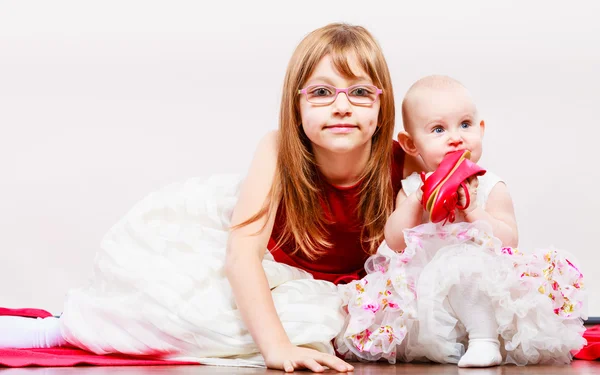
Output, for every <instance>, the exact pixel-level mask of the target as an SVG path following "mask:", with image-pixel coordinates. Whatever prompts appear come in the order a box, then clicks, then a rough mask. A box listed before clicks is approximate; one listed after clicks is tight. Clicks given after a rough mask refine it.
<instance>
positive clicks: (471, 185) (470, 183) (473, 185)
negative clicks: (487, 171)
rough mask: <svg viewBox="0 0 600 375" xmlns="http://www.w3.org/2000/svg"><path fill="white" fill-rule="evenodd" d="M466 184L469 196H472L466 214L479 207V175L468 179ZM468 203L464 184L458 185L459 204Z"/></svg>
mask: <svg viewBox="0 0 600 375" xmlns="http://www.w3.org/2000/svg"><path fill="white" fill-rule="evenodd" d="M465 184H466V185H467V190H468V191H469V196H470V201H471V202H470V204H469V207H467V208H465V210H464V212H465V214H468V213H469V212H471V211H473V210H474V209H475V208H477V187H478V186H479V180H478V179H477V176H473V177H471V178H469V179H468V180H467V181H465ZM466 203H467V197H466V195H465V190H464V189H463V187H462V186H459V187H458V205H459V206H464V205H465V204H466Z"/></svg>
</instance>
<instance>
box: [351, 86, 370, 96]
mask: <svg viewBox="0 0 600 375" xmlns="http://www.w3.org/2000/svg"><path fill="white" fill-rule="evenodd" d="M350 94H351V95H353V96H369V95H373V90H372V89H370V88H369V87H365V86H360V87H356V88H355V89H354V90H352V92H350Z"/></svg>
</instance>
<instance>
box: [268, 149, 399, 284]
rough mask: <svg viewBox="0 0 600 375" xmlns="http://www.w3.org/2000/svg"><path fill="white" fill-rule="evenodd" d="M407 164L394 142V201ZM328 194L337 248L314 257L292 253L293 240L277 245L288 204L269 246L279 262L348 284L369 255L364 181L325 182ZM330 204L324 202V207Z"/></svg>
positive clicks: (281, 209) (281, 210) (332, 238)
mask: <svg viewBox="0 0 600 375" xmlns="http://www.w3.org/2000/svg"><path fill="white" fill-rule="evenodd" d="M403 167H404V151H403V150H402V148H401V147H400V145H399V144H398V142H396V141H394V142H393V154H392V185H393V189H394V200H395V198H396V195H397V194H398V191H400V188H401V181H402V172H403ZM324 187H325V189H324V191H323V194H324V197H325V199H326V200H327V202H328V203H329V206H330V207H331V217H332V218H333V224H330V225H326V229H327V233H329V235H330V237H329V240H330V241H331V242H332V244H333V247H331V248H330V249H327V251H326V253H325V254H323V255H322V256H321V257H320V258H319V259H317V260H311V259H309V258H307V257H306V256H304V255H303V254H302V253H300V252H296V253H295V254H292V252H293V250H294V247H295V246H294V244H293V243H287V244H283V245H281V247H279V248H275V244H276V239H277V238H279V236H280V235H281V233H282V229H283V226H284V225H285V207H283V205H280V207H279V209H278V210H277V216H276V217H275V224H274V226H273V232H272V234H271V239H270V240H269V244H268V246H267V247H268V249H269V250H270V251H271V254H272V255H273V257H274V258H275V260H276V261H278V262H281V263H285V264H288V265H290V266H294V267H298V268H300V269H303V270H305V271H307V272H310V273H311V274H312V275H313V276H314V278H315V279H322V280H327V281H331V282H333V283H335V284H338V283H347V282H350V281H352V280H356V279H359V278H361V277H363V276H364V275H365V271H364V264H365V261H366V260H367V258H368V257H369V254H368V253H367V252H366V251H365V250H364V249H363V248H362V244H361V241H360V230H361V225H362V220H361V219H360V218H359V217H358V214H357V207H358V192H359V189H360V182H359V183H357V184H356V185H354V186H349V187H338V186H335V185H331V184H328V183H325V185H324ZM326 209H327V206H326V204H325V203H323V210H326Z"/></svg>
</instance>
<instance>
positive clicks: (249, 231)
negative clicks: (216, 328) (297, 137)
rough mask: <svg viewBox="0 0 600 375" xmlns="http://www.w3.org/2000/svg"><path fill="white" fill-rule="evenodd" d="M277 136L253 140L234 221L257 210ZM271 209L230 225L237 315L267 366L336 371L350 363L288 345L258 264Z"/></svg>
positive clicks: (270, 176) (271, 172)
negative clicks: (254, 146)
mask: <svg viewBox="0 0 600 375" xmlns="http://www.w3.org/2000/svg"><path fill="white" fill-rule="evenodd" d="M277 137H278V135H277V132H272V133H270V134H268V135H267V136H266V137H264V138H263V140H262V141H261V142H260V144H259V146H258V149H257V151H256V154H255V156H254V159H253V161H252V164H251V166H250V170H249V172H248V175H247V177H246V179H245V180H244V184H243V186H242V189H241V191H240V196H239V199H238V202H237V204H236V206H235V209H234V211H233V217H232V225H234V226H235V225H237V224H240V223H242V222H244V221H245V220H247V219H248V218H250V217H252V216H253V215H254V214H256V213H257V212H259V211H260V210H261V209H262V206H263V204H264V202H265V201H266V199H267V197H268V194H269V191H270V190H271V186H272V185H273V180H274V176H275V173H276V166H277V145H278V140H277ZM278 198H279V197H278V196H275V197H273V199H278ZM275 214H276V207H274V208H272V211H271V212H269V213H268V214H267V215H265V216H263V217H262V218H260V219H259V220H257V221H255V222H253V223H251V224H248V225H246V226H244V227H241V228H237V229H233V230H232V231H231V233H230V236H229V241H228V244H227V257H226V265H225V272H226V274H227V278H228V280H229V283H230V284H231V288H232V291H233V295H234V297H235V301H236V303H237V306H238V309H239V311H240V314H241V316H242V319H243V320H244V323H245V324H246V326H247V327H248V331H249V332H250V334H251V335H252V338H253V339H254V341H255V343H256V345H257V346H258V348H259V350H260V351H261V353H262V354H263V357H264V358H265V363H266V365H267V367H269V368H275V369H280V370H285V371H286V372H290V371H293V370H294V369H300V368H308V369H310V370H312V371H314V372H322V371H323V366H328V367H330V368H332V369H336V370H337V371H340V372H346V371H348V370H351V369H352V366H350V365H348V364H346V363H345V362H344V361H342V360H341V359H339V358H336V357H335V356H332V355H329V354H325V353H321V352H318V351H316V350H312V349H307V348H300V347H296V346H294V345H293V344H292V343H291V342H290V339H289V338H288V336H287V334H286V332H285V330H284V328H283V325H282V324H281V320H280V319H279V316H278V315H277V311H276V309H275V304H274V303H273V297H272V295H271V291H270V289H269V284H268V281H267V277H266V274H265V271H264V269H263V267H262V259H263V256H264V253H265V251H266V248H267V243H268V241H269V238H270V236H271V232H272V230H273V225H274V222H275ZM267 217H268V220H267ZM263 226H264V227H263Z"/></svg>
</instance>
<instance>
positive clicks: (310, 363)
mask: <svg viewBox="0 0 600 375" xmlns="http://www.w3.org/2000/svg"><path fill="white" fill-rule="evenodd" d="M298 364H300V365H302V366H303V367H306V368H307V369H309V370H310V371H312V372H323V371H325V369H324V368H323V366H321V365H320V364H319V363H318V362H317V361H315V360H314V359H313V358H305V359H303V360H302V361H299V362H298Z"/></svg>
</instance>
